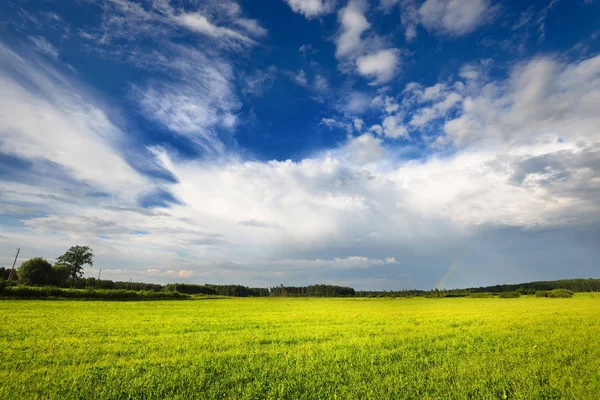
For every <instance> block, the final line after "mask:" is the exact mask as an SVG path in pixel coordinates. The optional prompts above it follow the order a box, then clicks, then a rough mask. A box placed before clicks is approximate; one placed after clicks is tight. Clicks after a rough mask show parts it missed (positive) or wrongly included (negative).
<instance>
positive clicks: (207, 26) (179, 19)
mask: <svg viewBox="0 0 600 400" xmlns="http://www.w3.org/2000/svg"><path fill="white" fill-rule="evenodd" d="M171 18H172V20H173V21H174V22H175V23H177V24H179V25H181V26H184V27H186V28H188V29H189V30H191V31H194V32H199V33H203V34H205V35H208V36H211V37H214V38H225V39H233V40H237V41H240V42H244V43H254V41H253V40H252V39H250V38H248V37H247V36H244V35H242V34H241V33H239V32H236V31H234V30H232V29H229V28H225V27H221V26H216V25H214V24H212V23H211V22H210V21H209V20H208V18H206V17H205V16H204V15H202V14H200V13H197V12H194V13H182V14H179V15H174V16H172V17H171ZM248 21H249V20H246V22H242V24H245V25H246V26H244V25H242V26H244V28H245V29H248V28H247V26H248V25H249V23H248ZM239 22H240V20H237V23H239ZM257 27H258V25H256V26H254V30H255V31H256V28H257Z"/></svg>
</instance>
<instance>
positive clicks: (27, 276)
mask: <svg viewBox="0 0 600 400" xmlns="http://www.w3.org/2000/svg"><path fill="white" fill-rule="evenodd" d="M51 274H52V265H50V263H49V262H48V261H46V260H45V259H43V258H41V257H36V258H31V259H29V260H27V261H25V262H24V263H23V264H21V266H20V267H19V270H18V271H17V275H18V276H19V280H20V281H21V282H23V283H24V284H26V285H47V284H48V283H50V277H51Z"/></svg>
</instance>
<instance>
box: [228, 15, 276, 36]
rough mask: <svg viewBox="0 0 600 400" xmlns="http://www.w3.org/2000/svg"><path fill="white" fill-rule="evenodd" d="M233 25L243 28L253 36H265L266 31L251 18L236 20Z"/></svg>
mask: <svg viewBox="0 0 600 400" xmlns="http://www.w3.org/2000/svg"><path fill="white" fill-rule="evenodd" d="M235 24H237V25H239V26H241V27H242V28H244V30H245V31H246V32H248V33H250V34H252V35H254V36H259V37H261V36H267V34H268V31H267V30H266V29H265V28H263V27H262V26H261V25H260V23H259V22H258V21H257V20H255V19H251V18H238V19H236V20H235Z"/></svg>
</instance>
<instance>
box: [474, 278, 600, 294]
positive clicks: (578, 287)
mask: <svg viewBox="0 0 600 400" xmlns="http://www.w3.org/2000/svg"><path fill="white" fill-rule="evenodd" d="M519 289H522V292H523V294H535V293H536V292H537V291H540V290H543V291H550V290H554V289H567V290H570V291H572V292H574V293H582V292H600V279H593V278H589V279H581V278H579V279H559V280H557V281H537V282H527V283H517V284H511V285H496V286H486V287H479V288H469V289H465V290H468V291H469V292H494V293H501V292H514V291H516V290H519Z"/></svg>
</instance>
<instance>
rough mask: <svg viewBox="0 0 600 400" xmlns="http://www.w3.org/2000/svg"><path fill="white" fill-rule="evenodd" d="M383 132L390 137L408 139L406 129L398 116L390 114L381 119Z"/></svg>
mask: <svg viewBox="0 0 600 400" xmlns="http://www.w3.org/2000/svg"><path fill="white" fill-rule="evenodd" d="M382 125H383V134H384V135H385V136H386V137H388V138H391V139H399V138H406V139H408V137H409V135H408V130H407V129H406V127H405V126H404V125H403V124H402V120H401V119H400V118H399V117H398V116H394V115H390V116H388V117H386V118H385V119H384V120H383V123H382Z"/></svg>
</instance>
